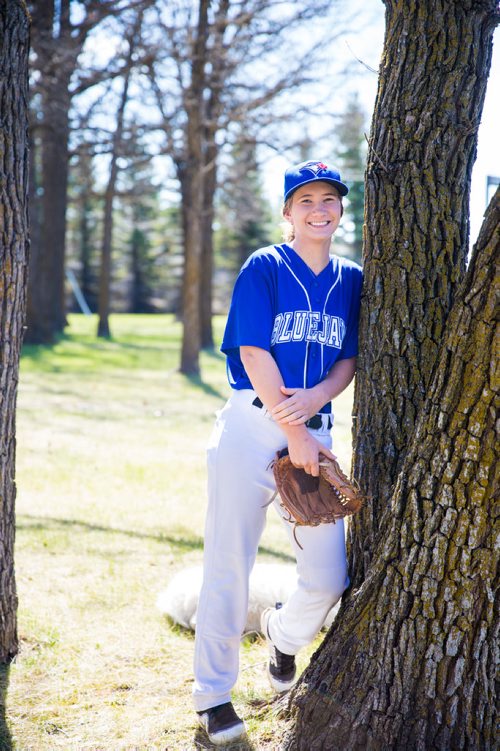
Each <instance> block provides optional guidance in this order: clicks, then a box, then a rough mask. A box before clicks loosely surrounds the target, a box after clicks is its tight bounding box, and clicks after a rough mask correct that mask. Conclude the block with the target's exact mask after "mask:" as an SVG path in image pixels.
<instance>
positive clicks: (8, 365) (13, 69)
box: [0, 0, 29, 663]
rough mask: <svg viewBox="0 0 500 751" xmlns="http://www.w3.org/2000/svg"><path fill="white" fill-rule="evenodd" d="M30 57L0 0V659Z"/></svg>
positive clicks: (22, 16) (11, 642) (17, 23)
mask: <svg viewBox="0 0 500 751" xmlns="http://www.w3.org/2000/svg"><path fill="white" fill-rule="evenodd" d="M28 51H29V20H28V13H27V10H26V6H25V4H24V2H21V0H0V70H1V71H2V75H1V76H0V101H1V102H2V128H1V129H0V163H1V171H0V213H1V216H2V223H3V231H2V235H1V238H2V239H1V243H0V345H1V346H0V582H1V586H0V661H1V662H3V663H5V662H8V661H9V660H10V659H11V658H12V657H14V655H15V654H16V653H17V649H18V637H17V620H16V612H17V594H16V582H15V574H14V524H15V521H14V505H15V497H16V486H15V483H14V477H15V453H16V429H15V418H16V401H17V383H18V378H19V354H20V350H21V343H22V338H23V325H24V318H25V308H26V287H27V268H28V245H29V241H28V214H27V206H28V201H27V198H28V111H27V101H28Z"/></svg>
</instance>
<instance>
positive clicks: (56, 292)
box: [26, 0, 77, 343]
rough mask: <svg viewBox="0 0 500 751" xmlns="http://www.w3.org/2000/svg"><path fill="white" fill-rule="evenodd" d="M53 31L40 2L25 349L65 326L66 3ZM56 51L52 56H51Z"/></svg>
mask: <svg viewBox="0 0 500 751" xmlns="http://www.w3.org/2000/svg"><path fill="white" fill-rule="evenodd" d="M58 21H59V31H58V35H57V38H54V37H53V33H54V32H53V24H54V2H53V0H48V1H47V0H43V2H41V3H40V7H39V8H38V10H37V14H36V17H35V24H36V31H37V33H36V35H35V38H34V41H33V46H34V47H35V49H36V52H37V55H38V56H39V58H40V62H39V66H38V67H39V69H40V70H41V71H43V79H42V83H41V86H40V89H41V102H42V107H41V109H42V116H43V119H42V124H41V127H40V129H39V131H40V135H39V138H40V150H41V159H40V170H41V179H40V184H41V187H42V190H43V193H42V196H41V199H40V209H41V224H40V233H39V247H37V248H36V249H35V254H36V264H35V266H34V268H33V270H32V273H31V274H30V282H29V305H28V322H27V323H28V328H27V332H26V339H27V341H29V342H31V343H51V342H52V341H53V340H54V337H55V335H56V334H58V333H60V332H62V331H63V329H64V326H65V325H66V312H65V292H64V279H65V276H64V265H65V242H66V205H67V190H68V142H69V109H70V104H71V98H70V94H69V82H70V79H71V76H72V74H73V71H74V68H75V65H76V59H77V53H76V50H74V43H73V41H72V39H71V33H72V28H71V25H70V19H69V0H63V2H62V3H61V6H60V10H59V14H58ZM56 51H57V54H55V52H56Z"/></svg>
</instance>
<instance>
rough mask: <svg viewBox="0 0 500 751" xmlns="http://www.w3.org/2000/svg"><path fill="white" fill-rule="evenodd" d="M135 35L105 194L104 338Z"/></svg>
mask: <svg viewBox="0 0 500 751" xmlns="http://www.w3.org/2000/svg"><path fill="white" fill-rule="evenodd" d="M136 33H137V29H135V31H134V35H135V34H136ZM134 35H133V36H132V37H131V38H130V40H129V49H128V56H127V67H126V71H125V75H124V79H123V91H122V96H121V100H120V105H119V107H118V112H117V115H116V129H115V132H114V133H113V144H112V150H111V163H110V166H109V178H108V184H107V186H106V192H105V194H104V221H103V231H102V248H101V271H100V274H99V306H98V313H99V322H98V325H97V336H99V337H102V338H109V337H110V336H111V331H110V328H109V312H110V295H111V251H112V245H113V203H114V199H115V192H116V180H117V177H118V157H119V155H120V149H121V144H122V137H123V121H124V116H125V107H126V106H127V101H128V89H129V83H130V75H131V72H132V57H133V54H134V47H135V44H134Z"/></svg>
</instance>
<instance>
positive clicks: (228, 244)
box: [216, 129, 271, 282]
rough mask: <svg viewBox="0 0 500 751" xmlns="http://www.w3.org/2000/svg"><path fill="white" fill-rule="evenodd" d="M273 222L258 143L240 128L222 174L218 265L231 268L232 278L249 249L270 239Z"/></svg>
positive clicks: (247, 254)
mask: <svg viewBox="0 0 500 751" xmlns="http://www.w3.org/2000/svg"><path fill="white" fill-rule="evenodd" d="M270 224H271V216H270V213H269V208H268V205H267V201H266V200H265V199H264V197H263V189H262V183H261V178H260V172H259V165H258V162H257V155H256V144H255V142H254V141H248V140H245V137H244V134H243V130H242V129H241V131H240V134H239V137H238V139H237V141H236V143H235V144H234V146H233V148H232V151H231V161H230V163H229V165H228V167H227V169H226V172H225V174H224V175H223V178H222V184H221V189H220V192H219V200H218V204H217V227H218V229H217V232H216V251H218V253H217V267H218V268H219V269H222V270H224V269H225V270H226V271H230V272H232V275H231V279H230V280H229V281H230V282H233V281H234V276H235V274H236V273H237V271H238V270H239V268H240V267H241V265H242V264H243V263H244V262H245V260H246V259H247V258H248V256H249V255H250V253H252V252H253V251H254V250H256V249H257V248H260V247H262V246H264V245H267V244H268V243H269V242H270V235H271V228H270Z"/></svg>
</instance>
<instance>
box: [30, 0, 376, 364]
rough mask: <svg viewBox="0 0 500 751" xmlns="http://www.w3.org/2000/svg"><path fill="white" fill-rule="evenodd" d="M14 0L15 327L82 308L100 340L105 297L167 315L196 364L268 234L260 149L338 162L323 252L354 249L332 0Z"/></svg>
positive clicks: (353, 158)
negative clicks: (21, 162) (26, 82)
mask: <svg viewBox="0 0 500 751" xmlns="http://www.w3.org/2000/svg"><path fill="white" fill-rule="evenodd" d="M29 5H30V12H31V14H32V41H31V49H32V53H31V95H30V152H31V160H30V161H31V164H30V220H31V262H30V284H29V291H28V321H27V332H26V338H25V340H26V341H28V342H31V343H50V342H52V341H54V339H55V337H57V336H58V334H60V333H61V332H62V331H63V329H64V326H65V321H66V313H67V311H68V310H78V309H83V310H85V311H91V312H95V313H98V316H99V325H98V331H97V333H98V334H99V335H100V336H110V335H111V333H112V332H111V331H110V327H109V313H110V312H111V311H116V312H132V313H144V312H175V313H176V314H177V315H178V316H179V318H180V319H181V320H182V323H183V327H184V337H183V347H182V355H181V363H180V366H181V370H182V371H183V372H186V373H196V372H197V371H198V369H199V365H198V355H199V350H200V348H201V347H206V346H211V345H212V344H213V339H212V325H211V318H212V314H213V312H224V311H225V310H226V309H227V304H228V299H229V294H230V289H231V286H232V283H233V282H234V276H235V274H236V273H237V270H238V268H239V267H240V265H241V263H242V262H243V261H244V260H245V258H246V257H247V256H248V254H249V253H250V252H252V251H253V250H254V249H255V248H257V247H259V246H262V245H264V244H267V243H269V242H275V241H277V240H279V238H280V231H279V226H278V225H279V221H280V216H279V213H280V208H281V207H280V206H279V205H276V206H273V205H269V200H268V199H267V198H266V195H265V193H266V180H267V181H268V179H269V176H268V172H269V169H270V166H269V165H270V162H271V160H272V157H273V156H274V155H275V154H286V157H287V159H290V158H291V159H293V160H297V161H298V160H300V159H302V158H310V157H311V156H314V155H318V156H319V157H320V158H323V159H331V160H333V161H334V162H335V163H336V164H337V165H338V166H339V167H340V168H341V170H342V174H343V177H344V178H345V179H346V180H347V181H348V182H349V183H350V185H351V186H352V187H351V193H350V196H349V201H346V213H345V216H344V221H343V228H342V232H340V233H339V237H338V241H337V242H338V246H337V248H338V251H339V252H342V253H345V254H347V255H350V256H351V257H354V258H356V259H358V260H359V258H360V252H361V236H362V223H363V165H364V162H365V135H364V133H365V131H366V121H367V120H368V116H367V115H366V114H365V113H364V111H363V108H362V107H361V105H360V103H359V100H358V97H357V95H356V93H355V92H356V85H355V83H354V84H351V85H350V86H349V87H348V88H346V89H344V90H345V91H346V92H347V93H346V94H345V96H344V97H343V99H342V107H343V109H341V108H337V107H332V97H333V96H334V92H336V91H338V90H339V89H340V88H341V87H342V85H343V84H345V82H346V81H352V78H353V71H352V70H350V68H349V66H347V67H346V64H345V60H341V61H340V62H339V63H338V64H335V62H334V61H335V60H336V59H338V56H337V57H336V56H335V54H332V50H333V49H334V48H335V44H336V43H337V46H338V39H339V37H341V36H342V34H344V33H345V32H346V30H348V29H349V28H350V26H351V25H352V24H353V23H354V22H356V23H358V24H359V21H355V20H354V19H352V18H349V15H348V13H347V12H346V8H347V6H345V4H344V3H342V2H341V1H340V0H339V1H338V2H326V1H325V2H314V3H313V2H305V3H304V2H300V3H299V2H290V3H286V4H283V3H282V2H280V0H268V1H266V2H263V0H240V1H239V2H235V1H234V0H217V1H214V2H210V1H209V0H177V1H175V2H172V0H127V1H124V0H107V1H105V2H94V1H93V0H58V1H56V0H37V2H33V3H29ZM339 11H343V12H342V13H340V12H339ZM333 19H335V23H333ZM339 19H341V20H340V21H339ZM332 29H333V32H332ZM332 61H333V62H332ZM352 62H353V64H355V61H354V58H353V59H352ZM359 67H361V66H358V69H359ZM325 70H326V71H327V72H328V75H325ZM354 75H355V72H354ZM332 111H333V112H334V114H332Z"/></svg>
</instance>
